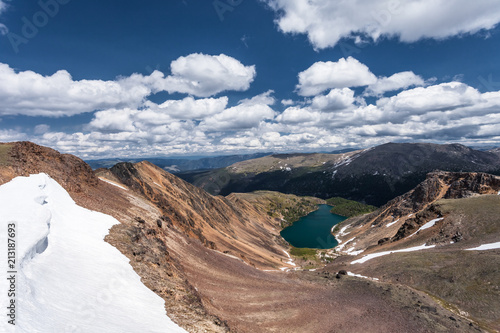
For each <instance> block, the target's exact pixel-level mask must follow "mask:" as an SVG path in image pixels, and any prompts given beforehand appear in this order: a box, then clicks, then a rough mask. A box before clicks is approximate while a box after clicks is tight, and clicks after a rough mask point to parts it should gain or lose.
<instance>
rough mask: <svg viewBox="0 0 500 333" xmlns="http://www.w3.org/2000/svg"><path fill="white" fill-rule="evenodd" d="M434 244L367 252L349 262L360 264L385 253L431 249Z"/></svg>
mask: <svg viewBox="0 0 500 333" xmlns="http://www.w3.org/2000/svg"><path fill="white" fill-rule="evenodd" d="M435 246H436V245H429V246H427V245H425V244H424V245H420V246H415V247H409V248H407V249H402V250H394V251H384V252H378V253H372V254H368V255H366V256H364V257H363V258H361V259H358V260H354V261H353V262H351V264H362V263H364V262H367V261H368V260H371V259H373V258H378V257H382V256H386V255H388V254H391V253H398V252H413V251H420V250H426V249H432V248H433V247H435Z"/></svg>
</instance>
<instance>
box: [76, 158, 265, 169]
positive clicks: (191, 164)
mask: <svg viewBox="0 0 500 333" xmlns="http://www.w3.org/2000/svg"><path fill="white" fill-rule="evenodd" d="M271 154H272V153H255V154H246V155H245V154H242V155H227V156H214V157H194V158H193V157H186V158H130V159H127V158H125V159H119V158H110V159H100V160H88V161H86V162H87V163H88V164H89V165H90V166H91V167H92V169H94V170H96V169H99V168H111V167H112V166H114V165H115V164H118V163H121V162H129V163H137V162H141V161H148V162H151V163H153V164H154V165H156V166H158V167H160V168H162V169H164V170H166V171H168V172H171V173H177V172H181V171H188V170H208V169H218V168H224V167H227V166H229V165H231V164H234V163H237V162H241V161H246V160H251V159H254V158H259V157H263V156H267V155H271Z"/></svg>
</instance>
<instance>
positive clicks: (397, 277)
mask: <svg viewBox="0 0 500 333" xmlns="http://www.w3.org/2000/svg"><path fill="white" fill-rule="evenodd" d="M499 191H500V177H498V176H493V175H490V174H485V173H450V172H434V173H430V174H429V175H428V176H427V179H426V180H425V181H423V182H422V183H421V184H419V185H418V186H417V187H416V188H415V189H413V190H412V191H410V192H408V193H406V194H404V195H402V196H399V197H397V198H395V199H394V200H392V201H390V202H389V203H388V204H386V205H385V206H383V207H382V208H380V209H379V210H378V211H376V212H374V213H371V214H367V215H365V216H361V217H355V218H351V219H348V220H346V221H344V222H343V223H342V224H340V225H338V226H337V227H336V229H335V230H334V233H335V234H336V237H337V238H338V239H339V241H340V242H341V245H340V246H339V248H338V249H337V252H338V253H340V254H343V255H344V256H341V257H339V258H337V259H336V260H335V261H334V263H333V264H332V265H331V266H330V267H329V268H328V269H329V270H332V271H335V270H338V269H346V270H350V271H353V272H355V273H357V274H361V275H365V276H370V277H373V278H378V279H380V280H382V281H386V282H392V283H403V284H406V285H409V286H412V287H414V288H417V289H419V290H424V291H426V292H428V293H429V294H431V295H433V297H435V298H436V299H438V300H439V301H440V302H441V304H443V305H444V306H446V307H447V308H449V309H452V310H454V311H455V312H456V313H457V314H458V315H461V316H463V317H467V318H470V319H472V320H475V321H476V322H478V323H479V324H480V325H482V327H485V328H487V329H489V330H493V331H494V330H500V313H499V312H498V311H496V310H493V309H499V308H500V289H499V288H498V286H499V285H500V270H499V268H500V259H499V256H498V254H500V250H488V251H465V250H467V249H471V248H476V247H478V246H480V245H484V244H492V243H496V242H500V218H499V216H500V196H499V195H498V194H499V193H500V192H499ZM416 247H420V248H422V250H420V251H415V252H413V251H412V252H406V251H407V249H412V248H413V249H415V248H416ZM401 250H403V252H401ZM391 251H396V253H392V254H389V253H390V252H391ZM381 253H382V254H383V255H380V254H381ZM365 259H369V260H366V261H365Z"/></svg>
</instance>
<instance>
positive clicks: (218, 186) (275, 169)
mask: <svg viewBox="0 0 500 333" xmlns="http://www.w3.org/2000/svg"><path fill="white" fill-rule="evenodd" d="M435 170H444V171H457V172H459V171H484V172H490V173H494V174H497V173H499V172H500V152H499V150H498V149H496V150H492V151H479V150H474V149H471V148H468V147H465V146H463V145H459V144H448V145H438V144H423V143H388V144H384V145H381V146H377V147H374V148H370V149H365V150H358V151H353V152H347V153H343V154H279V155H271V156H265V157H261V158H258V159H253V160H247V161H243V162H238V163H235V164H233V165H231V166H228V167H226V168H221V169H217V170H210V171H197V172H196V171H195V172H184V173H180V174H179V177H181V178H183V179H184V180H186V181H188V182H191V183H192V184H194V185H196V186H198V187H201V188H203V189H205V190H206V191H208V192H209V193H211V194H221V195H227V194H229V193H231V192H251V191H255V190H271V191H278V192H282V193H291V194H295V195H307V196H315V197H319V198H323V199H327V198H330V197H336V196H340V197H344V198H347V199H352V200H356V201H361V202H364V203H368V204H371V205H375V206H381V205H383V204H385V203H386V202H387V201H389V200H391V199H392V198H394V197H396V196H398V195H401V194H403V193H405V192H407V191H409V190H410V189H412V188H413V187H415V186H416V185H418V184H419V183H420V182H421V181H423V180H424V179H425V177H426V175H427V173H429V172H431V171H435Z"/></svg>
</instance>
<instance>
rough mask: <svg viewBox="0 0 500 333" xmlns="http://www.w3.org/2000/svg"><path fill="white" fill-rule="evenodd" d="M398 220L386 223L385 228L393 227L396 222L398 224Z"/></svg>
mask: <svg viewBox="0 0 500 333" xmlns="http://www.w3.org/2000/svg"><path fill="white" fill-rule="evenodd" d="M399 220H400V219H397V220H396V221H394V222H391V223H388V224H387V225H386V227H387V228H389V227H392V226H393V225H395V224H396V223H398V222H399Z"/></svg>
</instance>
